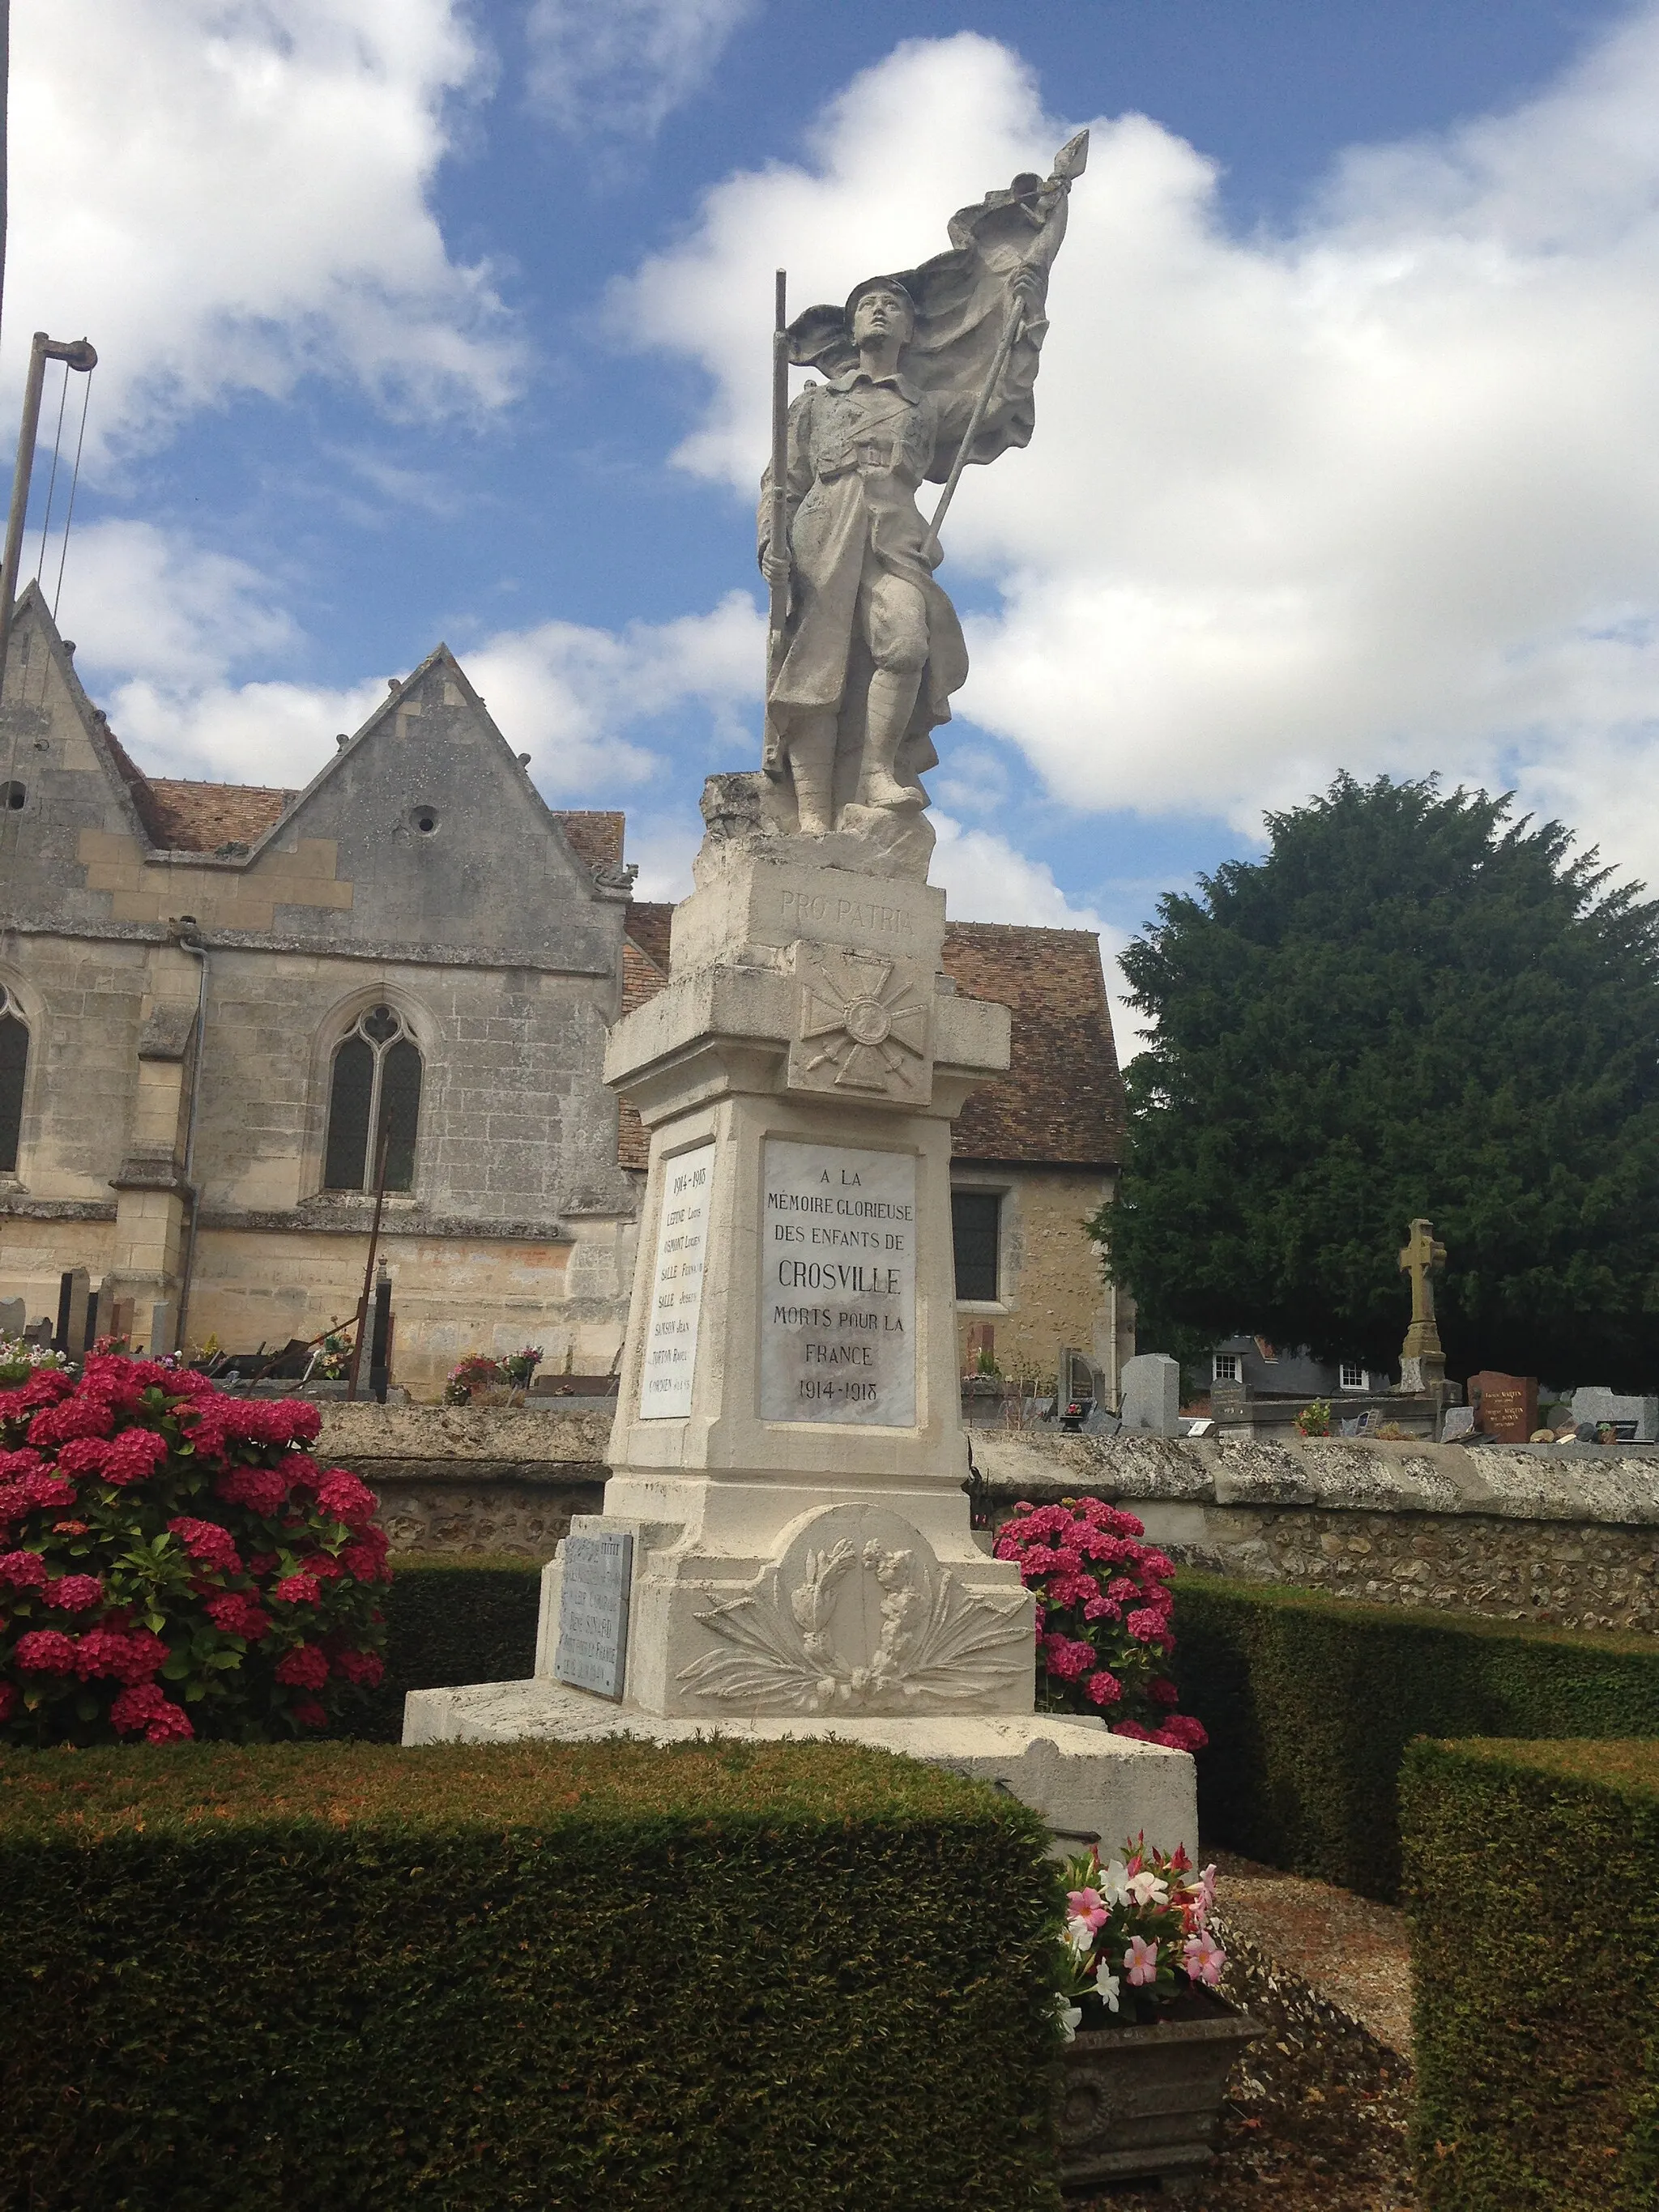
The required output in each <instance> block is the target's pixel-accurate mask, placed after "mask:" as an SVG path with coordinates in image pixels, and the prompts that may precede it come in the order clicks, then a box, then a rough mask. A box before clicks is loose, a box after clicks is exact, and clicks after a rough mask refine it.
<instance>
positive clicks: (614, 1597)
mask: <svg viewBox="0 0 1659 2212" xmlns="http://www.w3.org/2000/svg"><path fill="white" fill-rule="evenodd" d="M561 1564H562V1567H563V1569H564V1574H563V1577H562V1581H561V1583H560V1585H559V1640H558V1643H557V1644H556V1645H555V1647H554V1651H553V1672H554V1674H555V1676H556V1679H557V1680H559V1681H561V1682H568V1683H569V1684H570V1686H572V1688H573V1689H577V1690H592V1692H594V1693H595V1694H596V1695H597V1696H599V1697H601V1698H617V1699H620V1698H621V1696H622V1693H623V1672H624V1670H625V1668H626V1667H627V1664H628V1590H629V1583H630V1581H631V1580H632V1577H633V1569H634V1539H633V1537H632V1536H631V1535H630V1534H627V1533H626V1532H625V1531H623V1530H621V1529H617V1530H607V1531H606V1532H605V1534H602V1535H598V1536H567V1537H566V1538H565V1540H564V1552H563V1554H562V1560H561Z"/></svg>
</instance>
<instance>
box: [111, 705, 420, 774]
mask: <svg viewBox="0 0 1659 2212" xmlns="http://www.w3.org/2000/svg"><path fill="white" fill-rule="evenodd" d="M385 696H386V684H385V682H384V680H381V681H380V682H378V683H367V684H354V685H351V686H349V687H348V688H346V689H344V690H331V689H330V688H329V687H328V686H326V685H324V684H228V683H211V684H202V685H199V686H197V687H193V688H191V689H188V690H183V689H175V688H174V687H173V686H171V685H167V684H158V683H155V682H154V681H152V680H151V679H150V678H145V677H135V678H131V680H130V681H129V682H127V683H125V684H118V685H117V686H116V687H115V689H114V690H113V691H112V693H111V694H110V702H109V714H110V722H111V725H112V727H113V728H114V730H115V731H116V732H117V734H118V736H119V738H120V739H121V742H122V744H124V745H125V747H126V749H127V750H128V751H129V752H130V753H131V754H132V755H133V757H135V758H136V759H137V763H138V764H139V766H140V767H141V768H143V769H145V770H146V772H147V773H149V774H150V775H188V776H197V777H202V778H205V779H206V780H207V781H210V782H229V783H263V784H270V785H275V786H276V787H278V788H279V789H283V790H289V791H301V790H303V789H304V787H305V786H306V785H307V783H309V782H310V781H311V779H312V777H313V775H316V773H317V771H318V769H319V768H321V766H322V765H323V763H324V762H325V760H326V759H327V758H328V757H329V755H330V754H331V752H332V751H333V750H334V737H335V733H336V732H337V731H346V732H350V731H353V730H355V729H356V727H357V726H358V725H359V724H360V723H361V722H362V721H364V720H367V718H368V715H369V714H370V713H371V712H372V710H373V709H374V707H375V705H376V704H377V702H379V701H380V700H382V699H384V698H385Z"/></svg>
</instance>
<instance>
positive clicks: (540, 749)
mask: <svg viewBox="0 0 1659 2212" xmlns="http://www.w3.org/2000/svg"><path fill="white" fill-rule="evenodd" d="M765 640H766V629H765V623H764V622H763V618H762V616H761V614H760V611H759V610H758V609H757V606H756V605H755V603H754V601H753V600H752V599H750V598H749V597H748V596H747V594H746V593H744V592H728V593H727V594H726V598H725V599H722V600H721V601H720V605H718V606H716V607H714V608H713V609H711V610H710V611H709V612H708V614H706V615H684V616H681V617H679V618H678V620H675V621H672V622H666V623H629V624H628V626H627V627H626V629H622V630H607V629H590V628H586V627H584V626H582V625H580V624H579V623H565V622H548V623H538V624H537V625H536V626H535V627H534V628H532V629H523V630H506V631H502V632H501V634H499V635H497V636H495V637H492V638H489V639H488V640H487V641H485V642H484V643H483V645H482V646H480V647H477V648H476V649H475V650H473V651H471V652H469V653H467V654H466V656H465V665H466V670H467V673H468V675H469V676H470V677H471V679H472V681H473V683H474V684H475V685H476V686H477V689H478V690H479V691H480V692H482V693H483V696H484V697H485V699H486V700H487V701H488V702H489V711H490V713H491V714H492V715H493V716H494V717H495V720H496V722H497V723H498V724H499V725H500V726H501V729H502V730H504V731H505V732H507V735H508V736H509V737H510V738H512V739H513V744H514V745H515V746H517V747H518V748H519V750H521V751H526V752H529V753H531V754H532V762H531V774H532V775H533V776H534V777H535V779H536V781H537V782H538V785H539V786H540V787H541V788H542V789H543V790H544V791H545V792H547V793H549V794H550V795H553V794H554V793H558V794H560V795H562V796H574V795H576V794H579V793H585V792H592V791H595V790H598V789H599V788H601V787H609V786H615V785H617V784H618V783H622V784H632V785H638V784H641V783H642V782H643V781H645V779H646V778H647V776H648V775H651V774H652V773H653V771H654V770H655V769H657V768H658V767H659V763H657V761H656V760H655V759H654V757H653V755H652V754H651V753H650V752H649V751H647V750H642V749H641V747H639V746H637V745H634V744H629V742H628V741H627V739H626V738H624V737H623V735H622V732H623V731H624V730H627V729H630V728H637V727H638V726H640V725H641V724H648V723H650V722H653V721H654V720H658V719H659V717H661V716H664V715H667V714H673V713H675V712H676V711H677V710H678V709H680V708H683V707H685V706H688V705H696V706H699V707H701V708H704V709H705V710H706V711H707V712H708V714H710V715H712V717H713V718H714V727H715V730H716V732H718V733H719V735H720V738H721V739H722V740H723V742H725V743H727V744H731V743H733V742H736V743H743V744H746V743H747V742H748V740H747V738H746V737H745V735H744V731H743V726H742V725H741V724H740V723H739V722H738V720H737V719H736V715H737V710H738V708H739V707H740V706H742V705H744V704H745V703H747V702H750V701H752V700H754V699H755V698H757V696H758V694H759V690H760V686H761V682H762V671H763V669H764V666H765V651H766V643H765Z"/></svg>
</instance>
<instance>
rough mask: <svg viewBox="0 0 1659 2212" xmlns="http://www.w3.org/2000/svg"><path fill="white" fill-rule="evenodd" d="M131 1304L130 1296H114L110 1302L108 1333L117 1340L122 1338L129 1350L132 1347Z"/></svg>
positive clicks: (132, 1302)
mask: <svg viewBox="0 0 1659 2212" xmlns="http://www.w3.org/2000/svg"><path fill="white" fill-rule="evenodd" d="M133 1304H134V1301H133V1300H132V1299H131V1298H114V1299H112V1300H111V1302H110V1315H109V1333H110V1334H111V1335H112V1337H115V1338H117V1339H118V1340H121V1339H124V1340H125V1343H126V1346H127V1349H128V1350H129V1351H131V1349H132V1310H133Z"/></svg>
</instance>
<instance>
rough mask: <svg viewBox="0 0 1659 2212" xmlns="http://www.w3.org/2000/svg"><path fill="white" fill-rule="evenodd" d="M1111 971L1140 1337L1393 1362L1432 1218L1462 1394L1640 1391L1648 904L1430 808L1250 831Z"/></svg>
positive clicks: (1109, 1223)
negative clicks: (1443, 1263)
mask: <svg viewBox="0 0 1659 2212" xmlns="http://www.w3.org/2000/svg"><path fill="white" fill-rule="evenodd" d="M1267 822H1268V829H1269V830H1270V833H1271V837H1272V845H1271V849H1270V851H1269V853H1268V854H1267V859H1266V860H1263V861H1261V862H1259V863H1251V862H1243V861H1233V862H1229V863H1228V864H1227V865H1226V866H1224V867H1222V868H1219V869H1218V871H1217V872H1216V873H1215V874H1214V875H1213V876H1212V877H1206V878H1203V879H1202V880H1201V884H1200V892H1199V895H1198V896H1195V897H1184V896H1182V897H1174V896H1171V897H1166V898H1164V900H1162V901H1161V902H1160V904H1159V908H1158V921H1157V923H1156V924H1155V925H1153V926H1152V927H1149V928H1148V929H1147V931H1146V933H1145V934H1144V935H1143V936H1142V937H1140V938H1138V939H1136V940H1135V941H1134V942H1133V944H1132V945H1130V947H1129V949H1128V951H1127V953H1126V954H1125V956H1124V960H1123V967H1124V971H1125V973H1126V975H1127V977H1128V979H1129V981H1130V984H1131V986H1132V987H1133V998H1132V1003H1133V1005H1134V1006H1136V1007H1137V1008H1138V1009H1139V1012H1141V1013H1142V1014H1143V1015H1145V1016H1147V1017H1150V1018H1151V1020H1152V1024H1153V1025H1154V1026H1153V1031H1152V1041H1151V1043H1150V1045H1149V1047H1148V1048H1147V1049H1146V1051H1145V1052H1143V1053H1142V1054H1140V1055H1139V1058H1138V1059H1136V1060H1134V1061H1133V1062H1132V1064H1131V1066H1130V1068H1129V1071H1128V1085H1129V1093H1130V1101H1131V1111H1132V1140H1131V1152H1130V1159H1129V1164H1128V1168H1127V1172H1126V1174H1125V1177H1124V1182H1123V1188H1122V1192H1121V1200H1120V1203H1119V1204H1117V1205H1115V1206H1109V1207H1107V1208H1105V1209H1104V1210H1103V1213H1102V1215H1101V1216H1100V1218H1099V1220H1098V1223H1097V1228H1098V1230H1099V1232H1100V1233H1101V1235H1102V1237H1103V1240H1104V1241H1105V1242H1106V1243H1108V1246H1109V1251H1110V1253H1111V1256H1112V1264H1113V1266H1114V1267H1115V1272H1116V1273H1117V1275H1118V1277H1119V1279H1120V1280H1121V1281H1123V1282H1124V1283H1126V1284H1127V1286H1128V1287H1129V1288H1130V1289H1131V1290H1132V1291H1133V1293H1134V1296H1135V1298H1136V1300H1137V1302H1138V1304H1139V1310H1140V1314H1141V1340H1142V1342H1143V1343H1145V1344H1147V1345H1148V1346H1166V1347H1167V1348H1170V1349H1172V1350H1176V1351H1182V1350H1189V1349H1191V1348H1192V1347H1194V1346H1196V1345H1197V1344H1198V1343H1200V1342H1208V1343H1214V1342H1215V1341H1216V1340H1218V1338H1220V1337H1223V1336H1225V1335H1229V1334H1232V1333H1234V1332H1235V1331H1237V1330H1240V1329H1249V1330H1252V1331H1257V1332H1260V1333H1261V1334H1264V1335H1266V1336H1268V1337H1270V1338H1272V1339H1273V1340H1275V1341H1277V1342H1279V1343H1283V1344H1303V1343H1305V1344H1309V1345H1311V1346H1314V1347H1315V1349H1316V1351H1317V1352H1321V1353H1322V1354H1323V1355H1325V1356H1327V1357H1329V1356H1332V1355H1334V1354H1335V1353H1336V1352H1351V1353H1354V1354H1361V1355H1363V1356H1364V1358H1365V1359H1366V1360H1367V1362H1368V1363H1369V1364H1371V1365H1373V1366H1375V1367H1377V1368H1383V1367H1387V1366H1390V1365H1392V1364H1394V1363H1395V1361H1396V1360H1397V1358H1398V1357H1399V1352H1400V1341H1401V1336H1402V1335H1403V1334H1404V1331H1405V1324H1406V1321H1407V1309H1408V1298H1407V1285H1406V1281H1405V1278H1404V1277H1403V1276H1402V1275H1401V1273H1400V1272H1399V1267H1398V1257H1397V1255H1398V1253H1399V1250H1400V1247H1401V1244H1402V1243H1403V1242H1404V1239H1405V1232H1406V1227H1407V1223H1408V1222H1409V1221H1410V1220H1411V1218H1413V1215H1417V1214H1425V1215H1427V1216H1428V1217H1429V1218H1430V1219H1431V1220H1432V1221H1433V1223H1434V1225H1435V1231H1436V1234H1437V1236H1438V1237H1441V1238H1442V1239H1443V1242H1444V1243H1445V1244H1446V1245H1447V1247H1448V1248H1449V1265H1448V1268H1447V1272H1446V1273H1445V1275H1444V1277H1443V1279H1442V1280H1441V1281H1440V1283H1439V1285H1438V1286H1437V1310H1438V1314H1439V1318H1440V1327H1441V1333H1442V1335H1443V1339H1444V1340H1445V1345H1446V1351H1447V1355H1448V1363H1449V1370H1450V1372H1451V1373H1452V1374H1454V1375H1457V1376H1462V1375H1463V1374H1466V1373H1468V1372H1471V1371H1473V1370H1475V1369H1477V1368H1480V1367H1483V1366H1489V1367H1498V1368H1506V1369H1509V1370H1512V1371H1515V1372H1518V1373H1528V1374H1534V1375H1539V1376H1543V1377H1544V1378H1545V1379H1547V1380H1549V1381H1552V1382H1554V1383H1573V1382H1580V1383H1589V1382H1610V1383H1613V1384H1614V1386H1615V1387H1619V1386H1621V1385H1622V1386H1623V1387H1625V1388H1627V1389H1629V1388H1634V1387H1636V1386H1638V1384H1646V1385H1648V1386H1650V1387H1651V1386H1652V1385H1653V1384H1654V1383H1655V1382H1656V1379H1659V1344H1656V1334H1659V906H1656V905H1655V904H1653V903H1651V902H1645V901H1644V900H1643V899H1642V898H1641V896H1640V895H1639V894H1640V892H1641V890H1642V886H1640V885H1635V886H1626V887H1624V888H1614V887H1613V885H1612V884H1611V883H1610V881H1609V877H1610V871H1608V870H1607V869H1605V868H1602V867H1601V866H1598V864H1597V856H1596V855H1595V854H1594V853H1591V854H1586V855H1581V856H1579V857H1577V858H1575V857H1574V856H1573V855H1572V854H1571V849H1570V848H1571V842H1572V840H1571V836H1570V834H1569V832H1568V831H1566V830H1565V829H1563V828H1562V827H1561V825H1560V824H1559V823H1554V822H1550V823H1544V824H1543V825H1542V827H1534V826H1533V825H1532V823H1530V821H1518V822H1517V821H1516V820H1514V819H1512V818H1511V817H1510V803H1509V801H1508V799H1491V798H1489V797H1487V795H1486V793H1475V794H1470V793H1467V792H1463V791H1458V792H1455V793H1452V794H1451V795H1450V796H1445V795H1443V793H1441V792H1440V791H1439V789H1438V788H1437V782H1436V780H1435V779H1433V778H1430V779H1429V780H1428V781H1424V782H1417V783H1413V782H1405V783H1399V782H1394V781H1390V780H1389V779H1388V778H1387V777H1381V778H1379V779H1378V780H1377V781H1376V782H1375V783H1371V784H1366V785H1361V784H1359V783H1357V782H1355V781H1353V780H1352V778H1350V777H1347V776H1343V777H1340V778H1339V780H1338V781H1336V782H1335V783H1334V785H1333V786H1332V787H1331V789H1330V790H1329V792H1328V793H1326V795H1325V796H1324V797H1322V798H1320V799H1314V800H1312V801H1311V802H1310V804H1308V805H1305V806H1299V807H1297V808H1295V809H1294V810H1293V811H1291V812H1289V813H1285V814H1276V815H1270V816H1269V817H1267Z"/></svg>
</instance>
